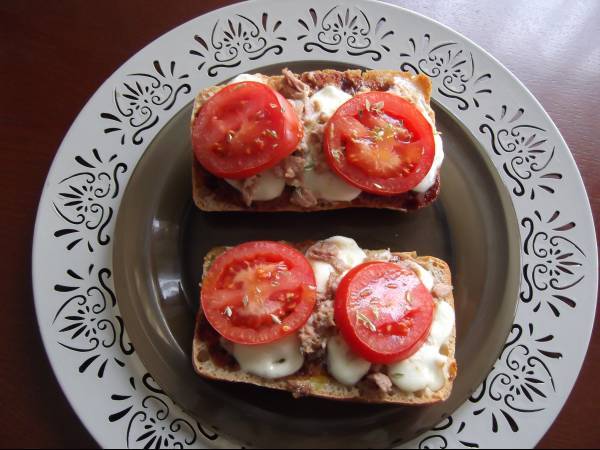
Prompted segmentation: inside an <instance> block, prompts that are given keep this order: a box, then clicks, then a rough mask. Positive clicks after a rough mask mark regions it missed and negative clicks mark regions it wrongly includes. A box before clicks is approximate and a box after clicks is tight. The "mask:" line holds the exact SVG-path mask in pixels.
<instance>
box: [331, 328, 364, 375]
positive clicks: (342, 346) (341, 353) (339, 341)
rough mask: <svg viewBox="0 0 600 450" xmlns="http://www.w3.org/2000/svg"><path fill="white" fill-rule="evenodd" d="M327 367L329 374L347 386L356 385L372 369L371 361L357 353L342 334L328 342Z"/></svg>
mask: <svg viewBox="0 0 600 450" xmlns="http://www.w3.org/2000/svg"><path fill="white" fill-rule="evenodd" d="M327 369H328V371H329V374H330V375H331V376H333V377H334V378H335V379H336V380H337V381H338V382H340V383H341V384H343V385H346V386H354V385H355V384H356V383H358V382H359V381H360V380H361V379H362V378H363V377H364V376H365V375H366V374H367V373H369V370H370V369H371V363H370V362H369V361H366V360H364V359H362V358H360V357H359V356H357V355H355V354H354V353H353V352H352V351H351V350H350V348H349V347H348V344H346V342H345V341H344V339H343V338H342V337H341V336H335V337H332V338H331V339H329V341H328V342H327Z"/></svg>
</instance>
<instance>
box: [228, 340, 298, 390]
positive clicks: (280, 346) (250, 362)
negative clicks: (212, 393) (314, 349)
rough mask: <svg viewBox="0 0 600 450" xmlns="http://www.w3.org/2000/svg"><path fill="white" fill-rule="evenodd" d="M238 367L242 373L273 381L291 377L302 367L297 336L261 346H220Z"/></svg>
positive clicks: (229, 343)
mask: <svg viewBox="0 0 600 450" xmlns="http://www.w3.org/2000/svg"><path fill="white" fill-rule="evenodd" d="M221 345H222V346H223V348H225V349H226V350H227V351H229V352H230V353H231V354H232V355H233V357H234V358H235V360H236V361H237V362H238V364H239V365H240V368H241V369H242V371H244V372H246V373H251V374H253V375H256V376H259V377H262V378H266V379H267V380H273V379H276V378H283V377H287V376H289V375H293V374H294V373H296V372H297V371H298V370H300V369H301V368H302V366H303V365H304V356H303V355H302V352H301V351H300V339H299V338H298V336H297V335H291V336H288V337H286V338H284V339H282V340H280V341H276V342H272V343H270V344H262V345H241V344H232V343H231V342H228V343H225V344H223V343H222V344H221Z"/></svg>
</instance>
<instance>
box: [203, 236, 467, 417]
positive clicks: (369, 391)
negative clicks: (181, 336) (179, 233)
mask: <svg viewBox="0 0 600 450" xmlns="http://www.w3.org/2000/svg"><path fill="white" fill-rule="evenodd" d="M305 246H306V244H304V245H303V246H302V247H305ZM225 250H226V248H225V247H218V248H214V249H212V250H211V251H210V252H209V253H208V254H207V255H206V257H205V259H204V272H203V273H204V274H206V273H207V271H208V269H209V267H210V266H211V264H212V262H213V261H214V259H215V258H216V257H217V256H218V255H220V254H221V253H222V252H224V251H225ZM393 255H397V256H399V257H400V258H401V259H403V260H406V259H409V260H413V261H415V262H417V263H419V264H422V265H423V266H424V267H426V268H427V269H428V270H430V271H431V272H432V274H433V276H434V279H435V282H436V283H444V284H448V285H451V284H452V277H451V273H450V268H449V267H448V264H446V262H444V261H443V260H441V259H438V258H435V257H432V256H421V257H418V256H417V255H416V253H393ZM442 299H443V300H444V301H446V302H447V303H448V304H450V306H452V308H454V297H453V295H452V293H451V292H450V293H449V294H448V295H447V296H445V297H443V298H442ZM202 319H203V316H202V312H201V311H200V312H199V313H198V317H197V320H196V330H195V333H194V342H193V350H192V359H193V366H194V370H195V371H196V373H197V374H198V375H200V376H202V377H204V378H207V379H210V380H217V381H228V382H232V383H245V384H250V385H254V386H260V387H263V388H269V389H276V390H280V391H287V392H290V393H291V394H292V395H293V396H294V397H305V396H311V397H319V398H325V399H329V400H339V401H351V402H359V403H379V404H384V403H388V404H398V405H406V406H414V405H427V404H432V403H438V402H442V401H445V400H447V399H448V398H449V397H450V394H451V392H452V387H453V383H454V379H455V377H456V373H457V366H456V360H455V348H456V326H455V327H454V330H453V332H452V335H451V337H450V340H449V341H448V344H447V352H448V355H447V356H448V357H449V359H450V370H449V372H450V375H451V376H450V379H449V380H448V381H447V383H446V384H445V385H444V387H443V388H442V389H440V390H439V391H436V392H432V391H430V390H425V391H422V392H417V393H406V392H401V391H400V390H399V389H397V388H396V387H394V390H393V392H392V393H389V394H387V393H383V392H381V391H379V390H377V389H376V388H374V387H370V386H369V385H367V384H366V383H363V385H360V387H347V386H344V385H342V384H340V383H338V382H337V381H336V380H335V379H334V378H333V377H331V376H330V375H328V374H327V372H326V371H322V373H320V374H318V375H305V374H295V375H292V376H289V377H285V378H282V379H277V380H267V379H264V378H261V377H257V376H255V375H252V374H248V373H245V372H242V371H241V370H232V369H229V368H224V367H222V366H221V365H219V364H216V363H215V361H214V360H213V359H212V357H211V353H210V351H209V349H208V345H207V343H206V342H205V341H204V340H203V339H202V336H203V333H202V331H203V330H202V329H201V327H202V324H203V320H202Z"/></svg>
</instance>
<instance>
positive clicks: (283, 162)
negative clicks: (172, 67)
mask: <svg viewBox="0 0 600 450" xmlns="http://www.w3.org/2000/svg"><path fill="white" fill-rule="evenodd" d="M430 93H431V82H430V80H429V78H428V77H427V76H425V75H411V74H409V73H406V72H399V71H391V70H385V71H380V70H372V71H367V72H362V71H360V70H350V71H345V72H339V71H335V70H321V71H314V72H306V73H302V74H294V73H292V72H291V71H289V70H283V73H282V75H278V76H266V75H261V74H254V75H249V74H242V75H239V76H238V77H236V78H235V79H233V81H232V82H231V83H229V84H227V85H220V86H213V87H209V88H206V89H204V90H202V91H201V92H200V93H199V94H198V95H197V97H196V99H195V102H194V108H193V114H192V123H191V133H192V145H193V149H194V155H195V158H194V163H193V192H194V200H195V203H196V205H197V206H198V207H199V208H200V209H202V210H204V211H240V210H242V211H317V210H328V209H338V208H347V207H369V208H387V209H395V210H402V211H407V210H415V209H419V208H422V207H424V206H426V205H428V204H430V203H431V202H432V201H434V200H435V199H436V197H437V196H438V193H439V189H440V179H439V172H440V167H441V164H442V161H443V158H444V152H443V149H442V140H441V137H440V135H439V133H438V132H437V130H436V127H435V115H434V112H433V110H432V109H431V107H430V105H429V101H430Z"/></svg>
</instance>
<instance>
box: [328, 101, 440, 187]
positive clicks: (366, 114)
mask: <svg viewBox="0 0 600 450" xmlns="http://www.w3.org/2000/svg"><path fill="white" fill-rule="evenodd" d="M323 149H324V152H325V155H326V156H327V161H328V163H329V166H330V167H331V168H332V170H333V171H335V172H336V173H337V174H338V175H339V176H341V177H342V178H344V179H345V180H346V181H348V183H350V184H352V185H354V186H356V187H358V188H360V189H362V190H363V191H367V192H371V193H373V194H377V195H396V194H401V193H403V192H407V191H410V190H411V189H412V188H414V187H415V186H416V185H417V184H419V182H421V180H422V179H423V178H425V175H427V172H429V169H430V168H431V165H432V164H433V158H434V156H435V141H434V139H433V129H432V127H431V124H430V123H429V122H428V121H427V119H425V117H424V116H423V114H421V112H420V111H419V110H418V109H417V107H416V106H415V105H413V104H412V103H411V102H409V101H407V100H405V99H403V98H401V97H399V96H397V95H395V94H391V93H389V92H368V93H365V94H359V95H357V96H355V97H354V98H352V99H351V100H349V101H347V102H346V103H344V104H343V105H342V106H341V107H340V108H339V109H338V110H337V111H336V113H335V114H334V115H333V117H332V118H331V119H330V120H329V122H328V123H327V126H326V127H325V137H324V142H323Z"/></svg>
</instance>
